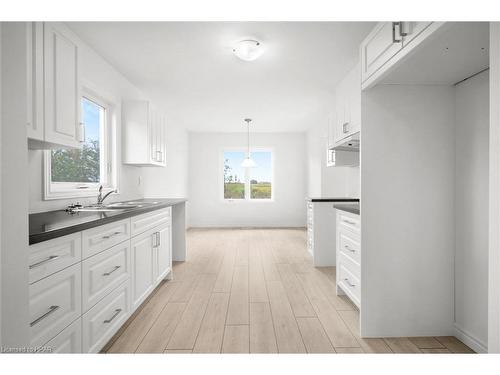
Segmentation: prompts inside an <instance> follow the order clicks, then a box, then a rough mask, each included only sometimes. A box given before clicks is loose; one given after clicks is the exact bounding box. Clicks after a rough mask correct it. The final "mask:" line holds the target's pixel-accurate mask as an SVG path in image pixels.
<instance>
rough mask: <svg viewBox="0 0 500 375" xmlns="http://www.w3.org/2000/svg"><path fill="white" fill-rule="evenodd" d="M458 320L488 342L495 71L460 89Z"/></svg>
mask: <svg viewBox="0 0 500 375" xmlns="http://www.w3.org/2000/svg"><path fill="white" fill-rule="evenodd" d="M455 90H456V91H455V94H456V98H455V100H456V102H455V103H456V123H455V129H456V130H455V131H456V133H455V140H456V157H455V162H456V175H455V214H456V216H455V218H456V219H455V220H456V221H455V225H456V228H455V230H456V240H455V242H456V254H455V325H456V327H457V328H458V329H459V330H460V331H461V332H463V333H464V334H466V335H468V336H469V337H471V338H472V339H474V340H475V341H477V342H478V343H479V344H480V345H481V346H482V347H483V348H486V347H487V344H488V215H487V214H486V212H485V207H488V206H489V200H488V152H489V148H488V140H489V73H488V72H484V73H481V74H480V75H478V76H475V77H473V78H471V79H468V80H467V81H464V82H462V83H461V84H459V85H457V86H456V88H455Z"/></svg>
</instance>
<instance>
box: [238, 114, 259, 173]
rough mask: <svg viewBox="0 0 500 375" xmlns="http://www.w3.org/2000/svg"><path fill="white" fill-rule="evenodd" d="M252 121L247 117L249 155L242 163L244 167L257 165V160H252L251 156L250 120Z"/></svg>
mask: <svg viewBox="0 0 500 375" xmlns="http://www.w3.org/2000/svg"><path fill="white" fill-rule="evenodd" d="M251 121H252V119H251V118H246V119H245V122H246V123H247V146H248V147H247V157H246V158H245V160H243V162H242V163H241V166H242V167H243V168H254V167H256V166H257V164H256V163H255V161H253V160H252V158H251V157H250V122H251Z"/></svg>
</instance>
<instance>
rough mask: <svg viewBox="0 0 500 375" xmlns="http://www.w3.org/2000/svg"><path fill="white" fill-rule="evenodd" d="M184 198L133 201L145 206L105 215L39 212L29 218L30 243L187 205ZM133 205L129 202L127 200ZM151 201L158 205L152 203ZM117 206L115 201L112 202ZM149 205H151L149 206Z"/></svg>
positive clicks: (103, 213)
mask: <svg viewBox="0 0 500 375" xmlns="http://www.w3.org/2000/svg"><path fill="white" fill-rule="evenodd" d="M186 201H187V199H184V198H174V199H164V198H158V199H135V200H133V202H137V203H138V204H140V203H145V204H146V205H144V206H142V207H136V208H130V209H123V210H116V211H111V212H110V211H106V212H102V211H101V212H98V211H97V212H95V211H93V212H88V211H86V212H77V213H74V214H71V213H68V212H66V211H64V210H58V211H49V212H40V213H36V214H30V215H29V233H30V234H29V244H30V245H33V244H35V243H38V242H43V241H47V240H50V239H53V238H57V237H62V236H66V235H68V234H71V233H75V232H80V231H82V230H85V229H89V228H94V227H98V226H100V225H104V224H107V223H111V222H113V221H118V220H122V219H126V218H128V217H132V216H136V215H140V214H143V213H146V212H150V211H155V210H159V209H161V208H165V207H170V206H174V205H176V204H179V203H184V202H186ZM127 202H132V201H127ZM152 202H158V203H156V204H151V203H152ZM113 203H116V202H113ZM148 203H150V204H148Z"/></svg>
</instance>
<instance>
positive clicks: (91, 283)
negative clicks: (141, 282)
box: [82, 241, 130, 311]
mask: <svg viewBox="0 0 500 375" xmlns="http://www.w3.org/2000/svg"><path fill="white" fill-rule="evenodd" d="M129 278H130V241H125V242H123V243H121V244H118V245H115V246H113V247H112V248H111V249H108V250H105V251H103V252H102V253H99V254H97V255H94V256H93V257H90V258H88V259H85V260H84V261H83V263H82V309H83V311H87V310H89V309H90V308H91V307H92V306H94V305H95V304H96V303H97V302H98V301H99V300H101V299H102V298H103V297H104V296H105V295H106V294H108V293H109V292H110V291H111V290H113V289H114V288H116V287H117V286H118V285H120V284H121V283H123V282H124V281H125V280H127V279H129Z"/></svg>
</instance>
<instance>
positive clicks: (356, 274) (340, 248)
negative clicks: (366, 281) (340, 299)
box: [336, 209, 361, 308]
mask: <svg viewBox="0 0 500 375" xmlns="http://www.w3.org/2000/svg"><path fill="white" fill-rule="evenodd" d="M336 222H337V224H336V227H337V230H336V234H337V241H336V243H337V262H336V263H337V267H336V268H337V272H336V274H337V294H345V295H347V297H349V299H350V300H351V301H352V302H354V304H355V305H356V306H357V307H358V308H361V234H360V231H361V221H360V217H359V215H356V214H353V213H350V212H346V211H342V210H339V209H337V219H336Z"/></svg>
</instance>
